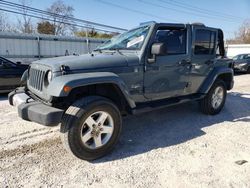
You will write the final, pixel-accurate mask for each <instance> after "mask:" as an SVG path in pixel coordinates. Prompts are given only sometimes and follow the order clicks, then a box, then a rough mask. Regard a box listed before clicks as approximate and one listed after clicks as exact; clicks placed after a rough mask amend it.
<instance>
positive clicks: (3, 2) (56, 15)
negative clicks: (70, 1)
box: [0, 0, 126, 31]
mask: <svg viewBox="0 0 250 188" xmlns="http://www.w3.org/2000/svg"><path fill="white" fill-rule="evenodd" d="M0 4H2V5H7V6H10V7H11V8H13V7H16V8H19V9H25V10H27V11H29V12H33V14H34V13H39V14H42V15H46V16H54V17H57V18H64V19H66V20H69V21H76V22H81V23H84V24H86V25H94V26H98V27H103V28H110V29H114V30H118V31H126V29H124V28H119V27H114V26H110V25H104V24H100V23H96V22H91V21H88V20H83V19H78V18H74V17H69V16H63V15H60V14H55V13H51V12H49V11H44V10H40V9H36V8H32V7H29V6H25V5H21V4H17V3H12V2H8V1H4V0H0ZM71 25H72V24H71Z"/></svg>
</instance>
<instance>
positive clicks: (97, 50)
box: [93, 49, 102, 53]
mask: <svg viewBox="0 0 250 188" xmlns="http://www.w3.org/2000/svg"><path fill="white" fill-rule="evenodd" d="M93 51H94V52H99V53H102V50H101V49H95V50H93Z"/></svg>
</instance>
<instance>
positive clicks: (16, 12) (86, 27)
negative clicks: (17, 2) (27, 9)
mask: <svg viewBox="0 0 250 188" xmlns="http://www.w3.org/2000/svg"><path fill="white" fill-rule="evenodd" d="M0 10H1V11H5V12H9V13H14V14H19V15H26V16H29V17H32V18H37V19H43V20H46V21H55V20H52V19H49V18H44V17H41V16H36V15H31V14H26V13H25V14H24V13H21V12H18V11H13V10H8V9H2V8H0ZM55 22H58V23H61V22H60V21H55ZM63 23H64V24H66V25H72V26H76V27H80V28H85V29H93V27H89V26H83V25H79V24H74V23H69V22H63ZM95 30H97V31H102V32H112V31H110V30H105V29H98V28H95Z"/></svg>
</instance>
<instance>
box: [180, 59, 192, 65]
mask: <svg viewBox="0 0 250 188" xmlns="http://www.w3.org/2000/svg"><path fill="white" fill-rule="evenodd" d="M178 64H179V65H182V66H185V65H190V64H191V60H190V59H183V60H181V61H179V62H178Z"/></svg>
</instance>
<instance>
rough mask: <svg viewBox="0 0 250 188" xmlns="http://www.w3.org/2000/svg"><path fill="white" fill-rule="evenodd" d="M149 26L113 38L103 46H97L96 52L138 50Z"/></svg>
mask: <svg viewBox="0 0 250 188" xmlns="http://www.w3.org/2000/svg"><path fill="white" fill-rule="evenodd" d="M149 28H150V26H144V27H140V28H136V29H132V30H130V31H127V32H125V33H122V34H120V35H118V36H115V37H113V38H112V39H110V40H109V41H107V42H106V43H104V44H103V45H101V46H99V47H98V48H96V49H95V51H96V50H116V49H118V50H119V49H125V50H139V49H141V47H142V45H143V42H144V40H145V38H146V36H147V34H148V31H149Z"/></svg>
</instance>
